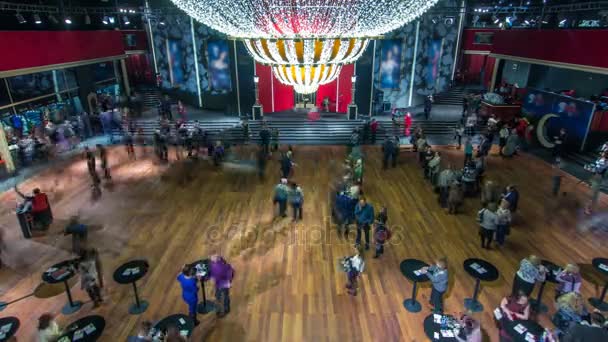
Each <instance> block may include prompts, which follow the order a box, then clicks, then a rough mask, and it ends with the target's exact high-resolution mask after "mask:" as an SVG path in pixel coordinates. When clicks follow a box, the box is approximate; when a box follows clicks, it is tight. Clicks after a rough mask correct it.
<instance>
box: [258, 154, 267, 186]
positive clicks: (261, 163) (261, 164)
mask: <svg viewBox="0 0 608 342" xmlns="http://www.w3.org/2000/svg"><path fill="white" fill-rule="evenodd" d="M267 160H268V158H267V156H266V155H264V150H263V149H261V148H260V149H259V150H258V152H257V166H258V178H259V179H260V180H261V181H263V180H264V174H265V173H266V161H267Z"/></svg>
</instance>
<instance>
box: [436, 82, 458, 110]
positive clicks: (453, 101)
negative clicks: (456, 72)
mask: <svg viewBox="0 0 608 342" xmlns="http://www.w3.org/2000/svg"><path fill="white" fill-rule="evenodd" d="M465 93H466V89H465V88H463V87H454V88H452V89H450V90H448V91H446V92H443V93H439V94H436V95H434V96H433V98H434V104H439V105H454V106H462V99H463V98H464V95H465Z"/></svg>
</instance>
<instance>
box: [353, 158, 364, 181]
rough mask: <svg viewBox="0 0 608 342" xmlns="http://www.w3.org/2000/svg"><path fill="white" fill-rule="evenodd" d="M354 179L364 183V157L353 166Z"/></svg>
mask: <svg viewBox="0 0 608 342" xmlns="http://www.w3.org/2000/svg"><path fill="white" fill-rule="evenodd" d="M353 177H354V181H355V182H357V183H361V184H363V159H357V162H356V163H355V167H354V168H353Z"/></svg>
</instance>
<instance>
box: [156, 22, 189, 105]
mask: <svg viewBox="0 0 608 342" xmlns="http://www.w3.org/2000/svg"><path fill="white" fill-rule="evenodd" d="M165 20H166V23H167V24H166V25H164V26H163V25H154V26H152V30H153V34H154V50H155V54H156V63H157V65H158V72H159V73H160V75H161V77H162V85H161V86H162V88H163V89H176V90H178V91H179V92H184V93H188V94H192V95H194V96H196V94H197V88H196V75H195V70H196V69H195V67H194V54H193V50H192V34H191V31H190V18H189V17H188V16H186V15H172V16H167V17H166V19H165Z"/></svg>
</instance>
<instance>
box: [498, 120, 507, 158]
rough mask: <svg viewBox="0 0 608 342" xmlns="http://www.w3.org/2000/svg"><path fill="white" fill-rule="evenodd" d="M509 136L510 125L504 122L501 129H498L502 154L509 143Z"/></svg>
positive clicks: (499, 151) (499, 152)
mask: <svg viewBox="0 0 608 342" xmlns="http://www.w3.org/2000/svg"><path fill="white" fill-rule="evenodd" d="M508 137H509V127H508V126H507V125H506V124H504V125H503V126H502V128H501V129H500V131H498V154H500V155H501V156H502V149H503V148H504V147H505V145H506V144H507V138H508Z"/></svg>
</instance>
